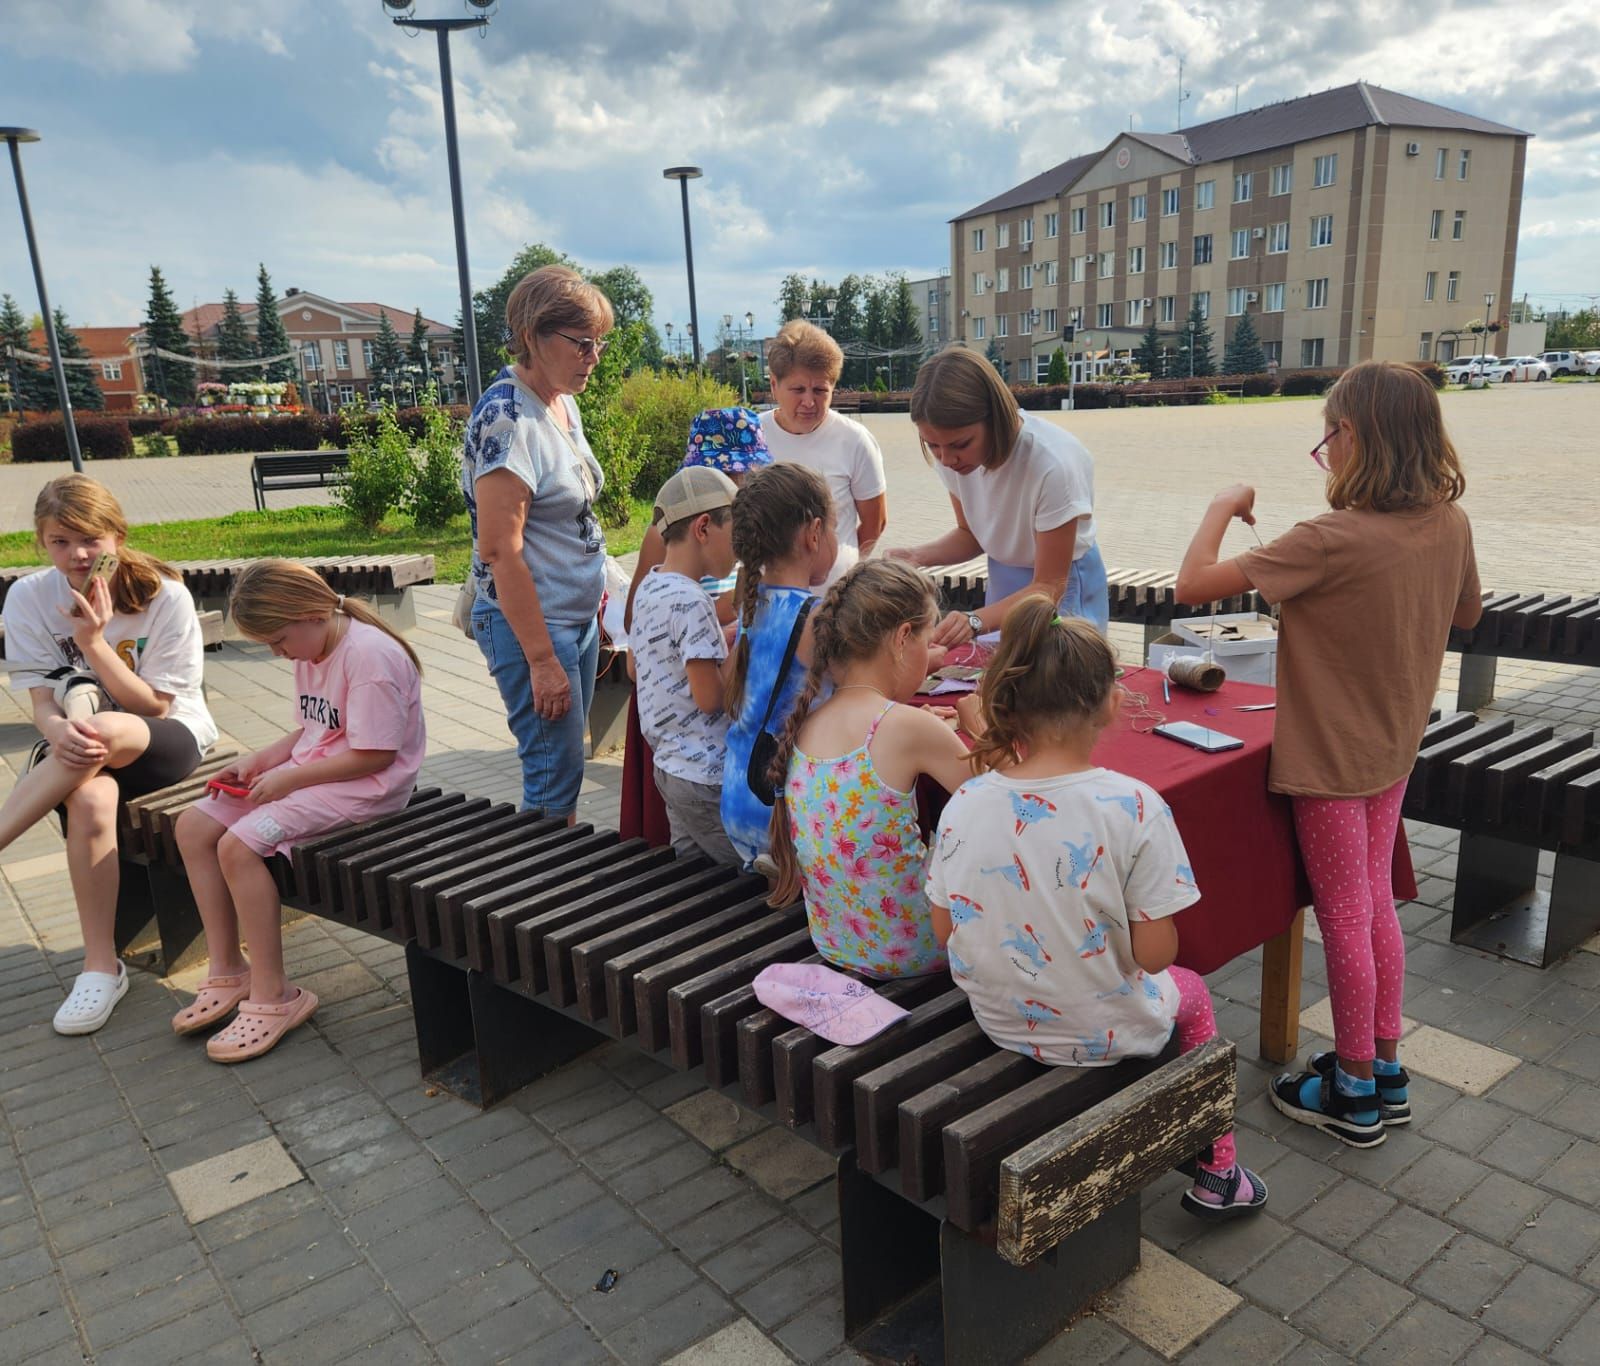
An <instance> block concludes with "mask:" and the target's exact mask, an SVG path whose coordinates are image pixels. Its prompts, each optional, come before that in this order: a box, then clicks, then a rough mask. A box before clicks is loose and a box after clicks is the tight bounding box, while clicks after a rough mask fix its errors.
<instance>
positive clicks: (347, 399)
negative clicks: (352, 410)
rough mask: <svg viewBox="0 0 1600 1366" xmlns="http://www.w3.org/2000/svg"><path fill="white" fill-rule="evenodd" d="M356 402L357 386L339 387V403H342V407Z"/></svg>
mask: <svg viewBox="0 0 1600 1366" xmlns="http://www.w3.org/2000/svg"><path fill="white" fill-rule="evenodd" d="M355 401H356V386H355V385H353V384H341V385H340V386H339V402H340V404H341V405H343V404H349V403H354V402H355Z"/></svg>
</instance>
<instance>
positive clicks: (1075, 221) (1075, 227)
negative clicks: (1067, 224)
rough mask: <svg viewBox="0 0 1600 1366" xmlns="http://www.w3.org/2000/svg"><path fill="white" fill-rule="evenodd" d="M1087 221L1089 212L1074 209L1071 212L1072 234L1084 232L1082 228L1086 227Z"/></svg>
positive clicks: (1080, 208) (1084, 209)
mask: <svg viewBox="0 0 1600 1366" xmlns="http://www.w3.org/2000/svg"><path fill="white" fill-rule="evenodd" d="M1088 221H1089V210H1088V209H1086V208H1082V207H1079V208H1076V209H1073V210H1072V231H1073V232H1082V231H1083V230H1084V228H1085V227H1087V226H1088Z"/></svg>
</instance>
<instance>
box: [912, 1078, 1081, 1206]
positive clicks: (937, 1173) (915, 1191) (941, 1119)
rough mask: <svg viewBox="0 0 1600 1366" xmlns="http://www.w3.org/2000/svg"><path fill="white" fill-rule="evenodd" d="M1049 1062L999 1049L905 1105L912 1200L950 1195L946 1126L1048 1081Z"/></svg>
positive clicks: (931, 1087)
mask: <svg viewBox="0 0 1600 1366" xmlns="http://www.w3.org/2000/svg"><path fill="white" fill-rule="evenodd" d="M1048 1070H1049V1069H1047V1068H1046V1067H1045V1066H1044V1064H1043V1063H1037V1062H1035V1061H1034V1060H1033V1059H1032V1058H1025V1057H1023V1056H1022V1054H1020V1053H1011V1052H1007V1051H1005V1050H1002V1049H997V1050H996V1051H995V1052H993V1053H991V1054H990V1055H989V1056H988V1057H986V1058H980V1059H979V1060H978V1061H977V1062H975V1063H973V1064H972V1066H970V1067H964V1068H962V1069H961V1071H959V1072H957V1073H956V1074H955V1075H954V1076H953V1077H947V1078H946V1079H945V1080H943V1081H941V1082H936V1083H935V1084H934V1085H932V1086H930V1087H928V1089H927V1090H925V1091H918V1092H917V1094H916V1095H914V1096H908V1097H907V1098H906V1099H905V1100H903V1101H901V1102H900V1145H899V1146H900V1189H901V1190H902V1191H903V1192H904V1193H905V1197H906V1199H907V1200H915V1201H918V1202H920V1201H923V1200H931V1199H932V1198H933V1197H934V1196H936V1195H938V1194H939V1193H940V1192H941V1191H942V1190H944V1142H943V1134H944V1126H945V1125H946V1124H948V1123H950V1122H951V1121H953V1120H955V1119H956V1118H957V1117H959V1116H961V1115H965V1114H969V1113H970V1112H971V1111H973V1110H976V1109H978V1108H979V1106H982V1105H986V1104H987V1103H988V1102H989V1101H991V1100H993V1099H994V1098H995V1097H996V1096H1003V1095H1005V1094H1006V1093H1007V1092H1008V1091H1011V1090H1014V1089H1015V1088H1016V1087H1018V1086H1021V1085H1022V1084H1023V1083H1025V1082H1026V1081H1027V1080H1028V1079H1029V1078H1031V1077H1040V1076H1043V1075H1044V1074H1045V1073H1046V1072H1047V1071H1048Z"/></svg>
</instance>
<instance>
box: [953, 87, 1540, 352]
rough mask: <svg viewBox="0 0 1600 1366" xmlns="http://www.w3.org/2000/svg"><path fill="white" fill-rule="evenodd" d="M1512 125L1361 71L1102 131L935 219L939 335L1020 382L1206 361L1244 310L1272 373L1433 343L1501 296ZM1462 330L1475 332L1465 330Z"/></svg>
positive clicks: (1513, 218)
mask: <svg viewBox="0 0 1600 1366" xmlns="http://www.w3.org/2000/svg"><path fill="white" fill-rule="evenodd" d="M1528 137H1529V134H1527V133H1524V132H1521V131H1519V130H1518V129H1515V128H1508V127H1506V126H1505V125H1503V124H1498V123H1492V122H1490V121H1489V120H1488V119H1482V118H1478V117H1477V116H1475V115H1472V114H1463V113H1459V112H1457V111H1455V110H1452V109H1446V108H1444V107H1443V106H1441V105H1437V104H1430V103H1428V102H1427V101H1425V100H1419V99H1415V98H1413V97H1411V96H1409V95H1400V94H1396V93H1394V92H1393V91H1389V90H1381V89H1379V88H1378V87H1376V86H1371V85H1367V84H1366V83H1364V82H1358V83H1356V84H1355V85H1348V86H1342V87H1340V88H1338V89H1334V90H1327V91H1324V92H1322V93H1321V94H1316V95H1307V96H1304V97H1302V98H1300V99H1294V100H1287V101H1284V102H1283V103H1281V104H1272V105H1267V106H1265V107H1264V108H1261V109H1254V110H1251V111H1249V112H1248V113H1243V114H1235V115H1233V116H1231V117H1229V118H1222V119H1216V120H1214V121H1213V122H1211V123H1204V124H1199V125H1197V126H1195V127H1193V128H1186V129H1184V130H1183V131H1182V132H1179V133H1132V132H1128V133H1121V134H1119V135H1118V136H1117V137H1116V138H1114V139H1113V140H1112V141H1111V142H1110V144H1108V145H1107V146H1106V147H1104V148H1103V149H1101V150H1100V151H1098V152H1091V153H1088V154H1086V155H1083V156H1077V157H1073V158H1072V159H1071V160H1069V161H1065V162H1062V163H1061V165H1059V166H1055V167H1052V168H1051V169H1050V170H1048V171H1046V172H1044V173H1043V174H1042V175H1038V176H1035V177H1034V178H1033V179H1031V180H1028V181H1025V182H1023V183H1022V184H1021V185H1018V186H1015V187H1014V188H1013V189H1010V190H1007V191H1006V192H1005V193H1004V194H1001V195H997V196H996V197H995V198H993V199H989V200H986V201H985V202H984V203H982V204H979V205H978V206H977V207H976V208H974V209H970V210H968V211H967V212H966V213H964V214H962V215H960V216H959V217H957V218H955V219H953V220H951V225H950V227H951V251H950V260H951V276H952V280H953V317H952V320H951V323H952V329H953V331H952V338H953V339H955V340H962V341H965V342H966V343H967V344H968V345H972V346H976V347H978V348H980V349H986V350H988V351H989V353H990V354H991V355H997V356H998V358H999V361H1000V363H1001V364H1002V366H1003V367H1004V373H1005V374H1006V376H1007V377H1008V378H1009V379H1012V380H1013V381H1017V382H1022V381H1024V380H1029V379H1033V378H1036V377H1039V376H1042V375H1043V374H1044V371H1045V368H1046V367H1047V366H1048V364H1049V358H1050V354H1051V353H1052V352H1053V351H1054V349H1055V348H1056V347H1057V346H1059V345H1062V344H1063V343H1062V334H1063V329H1064V328H1066V327H1067V326H1068V325H1069V324H1071V325H1075V327H1076V336H1075V340H1074V341H1073V342H1072V343H1069V344H1067V346H1066V349H1067V352H1068V354H1069V356H1071V357H1072V358H1073V360H1074V362H1075V364H1079V366H1080V368H1079V374H1080V377H1081V375H1082V374H1083V373H1084V368H1083V367H1084V366H1085V365H1086V364H1087V362H1088V361H1089V358H1091V357H1094V356H1102V357H1103V356H1104V355H1106V354H1108V353H1116V352H1126V351H1128V350H1131V348H1133V347H1135V346H1137V345H1138V343H1139V341H1140V339H1141V338H1142V337H1143V336H1144V334H1145V331H1146V329H1147V327H1148V325H1149V324H1150V322H1151V321H1152V320H1153V321H1154V322H1155V325H1156V329H1157V332H1158V333H1159V335H1160V337H1161V343H1162V345H1163V346H1165V347H1167V348H1169V349H1174V350H1175V349H1177V348H1178V347H1179V345H1180V339H1181V333H1182V329H1183V327H1184V323H1185V320H1186V319H1187V317H1188V314H1189V311H1190V307H1191V305H1192V304H1196V303H1197V304H1198V305H1199V307H1200V311H1201V313H1202V314H1203V315H1204V316H1205V317H1207V318H1208V319H1209V324H1210V328H1211V331H1212V336H1213V355H1214V357H1215V358H1216V359H1217V360H1218V361H1219V362H1220V360H1221V356H1222V351H1223V348H1224V346H1225V345H1226V343H1227V340H1228V338H1229V337H1231V336H1232V334H1233V331H1234V329H1235V328H1236V327H1237V326H1238V322H1239V319H1241V318H1242V317H1244V316H1245V315H1246V314H1248V315H1249V316H1250V317H1251V319H1252V321H1253V323H1254V326H1255V330H1256V332H1257V334H1258V336H1259V337H1260V338H1261V343H1262V346H1263V348H1264V350H1265V352H1266V354H1267V357H1268V360H1269V361H1275V362H1277V363H1278V364H1280V365H1282V366H1284V367H1285V368H1295V367H1301V366H1323V365H1349V364H1353V363H1355V362H1356V361H1361V360H1367V359H1370V358H1380V359H1388V360H1411V359H1417V358H1422V359H1437V360H1440V361H1444V360H1448V359H1450V358H1451V357H1452V356H1453V355H1454V354H1455V351H1456V349H1457V347H1458V346H1459V347H1460V348H1461V349H1462V350H1466V349H1468V342H1469V341H1470V340H1474V339H1472V338H1471V336H1470V334H1467V333H1465V329H1466V327H1467V326H1468V324H1470V323H1473V322H1476V321H1479V320H1485V319H1486V317H1496V318H1497V317H1500V316H1503V315H1504V314H1505V313H1506V311H1507V308H1508V306H1509V303H1510V299H1511V287H1512V269H1513V266H1514V264H1515V261H1516V251H1517V228H1518V221H1519V219H1520V216H1521V210H1522V177H1523V167H1524V163H1525V160H1526V153H1527V140H1528ZM1474 344H1475V343H1474Z"/></svg>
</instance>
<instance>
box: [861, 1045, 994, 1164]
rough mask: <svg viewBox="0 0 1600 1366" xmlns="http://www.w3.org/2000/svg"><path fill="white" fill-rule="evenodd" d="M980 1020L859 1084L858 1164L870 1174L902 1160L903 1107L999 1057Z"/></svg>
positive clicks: (882, 1068)
mask: <svg viewBox="0 0 1600 1366" xmlns="http://www.w3.org/2000/svg"><path fill="white" fill-rule="evenodd" d="M995 1051H996V1050H995V1046H994V1045H993V1044H992V1043H990V1042H989V1037H988V1035H986V1034H985V1033H984V1032H983V1030H982V1028H981V1027H980V1026H979V1024H978V1022H977V1021H976V1020H969V1021H968V1022H967V1023H966V1024H964V1025H962V1026H961V1027H960V1028H959V1029H956V1030H953V1031H952V1032H951V1033H949V1034H942V1035H940V1036H939V1037H938V1038H937V1039H933V1040H931V1041H930V1042H928V1043H925V1044H923V1045H922V1047H920V1048H913V1049H911V1050H910V1051H909V1052H907V1053H903V1054H902V1055H901V1056H900V1057H898V1058H895V1059H893V1060H892V1061H890V1062H887V1063H884V1064H883V1065H882V1066H880V1067H875V1068H873V1069H872V1070H871V1071H870V1072H865V1073H863V1074H862V1075H861V1076H859V1077H857V1078H856V1080H855V1085H854V1087H853V1088H852V1096H853V1099H854V1102H855V1111H856V1160H857V1161H858V1162H859V1164H860V1166H861V1170H862V1171H865V1172H886V1171H888V1170H889V1168H891V1167H892V1166H894V1165H895V1163H896V1162H897V1161H898V1160H899V1157H900V1152H899V1144H898V1142H897V1140H898V1138H899V1134H900V1130H899V1110H900V1102H901V1101H902V1100H904V1099H906V1097H908V1096H914V1095H916V1094H917V1092H918V1091H925V1090H927V1088H928V1087H930V1086H932V1085H933V1084H934V1083H935V1082H939V1081H943V1080H944V1079H945V1078H946V1077H949V1076H951V1075H953V1074H954V1073H956V1072H959V1071H960V1070H961V1069H962V1068H964V1067H970V1066H971V1065H972V1064H973V1063H975V1062H978V1061H979V1060H980V1059H982V1058H986V1057H988V1056H989V1055H990V1054H991V1053H993V1052H995Z"/></svg>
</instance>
